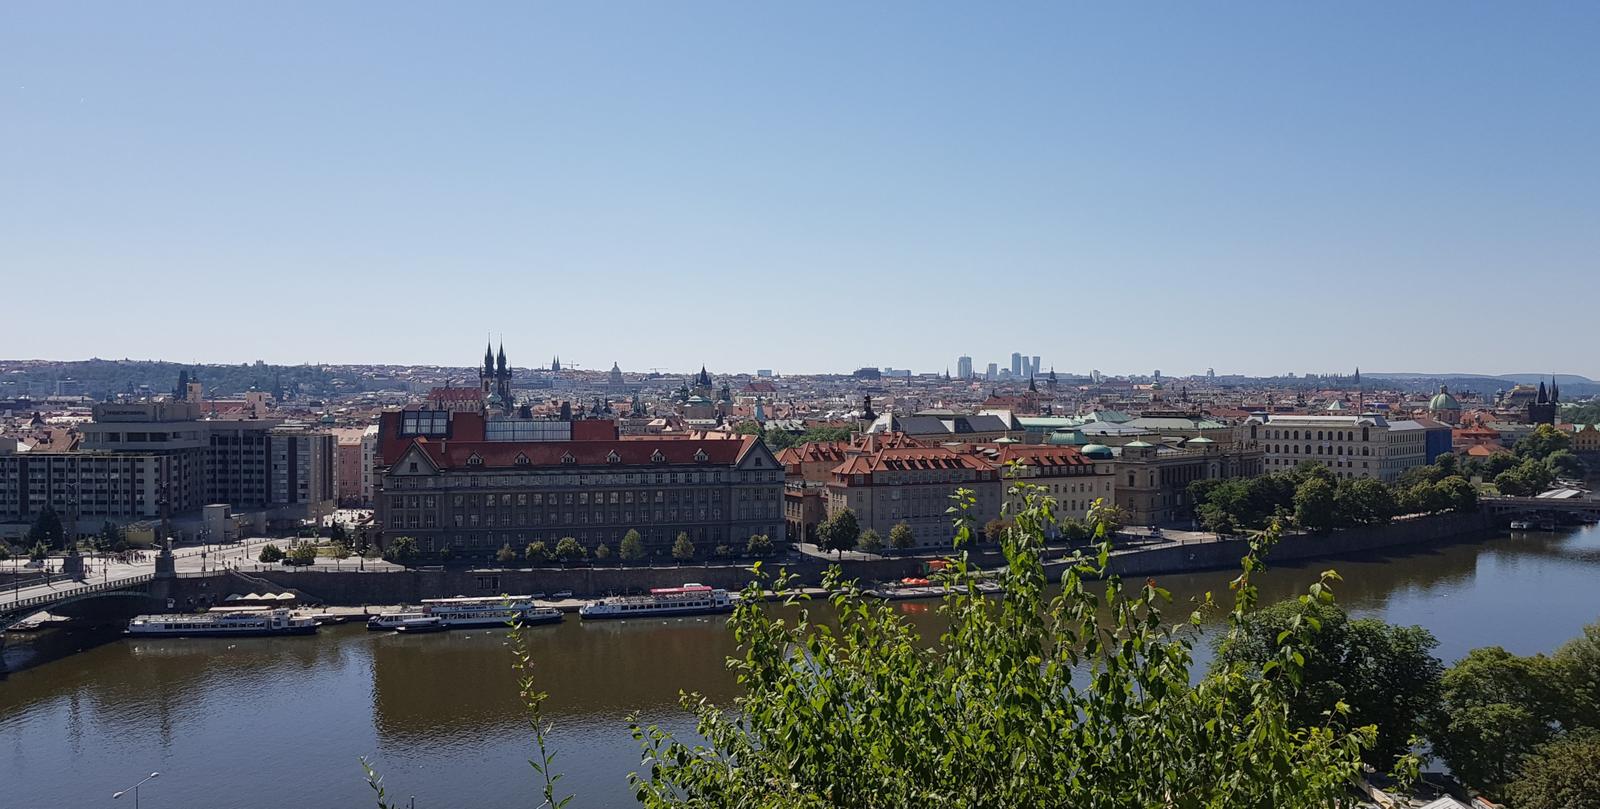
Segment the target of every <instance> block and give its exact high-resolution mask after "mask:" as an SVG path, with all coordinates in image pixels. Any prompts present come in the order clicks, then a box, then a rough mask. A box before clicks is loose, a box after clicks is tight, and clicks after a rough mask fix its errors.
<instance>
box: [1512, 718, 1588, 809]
mask: <svg viewBox="0 0 1600 809" xmlns="http://www.w3.org/2000/svg"><path fill="white" fill-rule="evenodd" d="M1507 792H1508V794H1509V796H1510V798H1511V805H1512V806H1515V807H1517V809H1600V729H1587V728H1586V729H1584V730H1581V731H1579V732H1577V733H1574V734H1572V735H1570V736H1567V737H1565V738H1562V739H1557V740H1556V741H1553V742H1551V743H1549V744H1547V745H1544V746H1543V747H1540V748H1539V749H1538V750H1536V751H1534V753H1533V754H1532V755H1531V756H1529V757H1528V758H1527V759H1525V760H1524V761H1523V762H1522V768H1521V770H1520V772H1519V774H1518V776H1517V779H1516V780H1515V781H1512V782H1511V785H1510V787H1509V788H1508V790H1507Z"/></svg>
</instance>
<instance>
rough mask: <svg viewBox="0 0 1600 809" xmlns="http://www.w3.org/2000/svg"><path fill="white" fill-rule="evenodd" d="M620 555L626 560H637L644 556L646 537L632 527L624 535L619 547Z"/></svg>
mask: <svg viewBox="0 0 1600 809" xmlns="http://www.w3.org/2000/svg"><path fill="white" fill-rule="evenodd" d="M617 555H618V556H620V557H622V560H623V561H624V562H637V561H639V560H640V559H643V558H644V555H645V550H644V537H642V536H640V535H639V532H638V531H635V530H634V529H632V528H630V529H628V533H626V534H623V535H622V545H621V547H619V548H618V554H617Z"/></svg>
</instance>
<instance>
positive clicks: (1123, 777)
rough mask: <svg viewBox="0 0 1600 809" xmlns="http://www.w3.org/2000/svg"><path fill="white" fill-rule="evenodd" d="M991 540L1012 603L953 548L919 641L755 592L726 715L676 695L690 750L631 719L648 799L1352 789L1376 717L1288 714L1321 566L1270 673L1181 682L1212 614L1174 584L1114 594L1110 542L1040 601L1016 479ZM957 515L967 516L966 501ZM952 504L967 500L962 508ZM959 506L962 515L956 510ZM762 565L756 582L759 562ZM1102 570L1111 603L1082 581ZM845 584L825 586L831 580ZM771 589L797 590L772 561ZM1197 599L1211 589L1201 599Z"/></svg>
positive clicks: (1126, 803)
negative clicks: (1013, 496) (1185, 605)
mask: <svg viewBox="0 0 1600 809" xmlns="http://www.w3.org/2000/svg"><path fill="white" fill-rule="evenodd" d="M1023 488H1024V491H1025V492H1026V494H1025V497H1026V501H1025V507H1024V508H1023V509H1022V510H1021V511H1020V513H1017V514H1015V515H1014V522H1013V524H1012V525H1011V526H1010V527H1009V528H1008V529H1007V530H1006V531H1005V532H1004V533H1003V535H1002V536H1001V543H1002V547H1003V550H1004V552H1005V555H1006V557H1007V560H1008V561H1009V567H1008V568H1007V569H1005V570H1003V571H1000V572H999V573H998V574H997V579H996V580H997V581H999V582H1000V583H1001V584H1002V585H1003V586H1004V590H1005V598H1004V599H1000V600H996V599H991V598H985V597H983V596H982V595H980V594H979V593H978V591H977V589H976V587H975V585H976V583H977V580H978V577H977V571H976V570H974V569H973V568H971V567H970V566H969V564H968V560H967V556H966V553H965V551H964V550H962V548H963V547H964V546H965V544H966V543H967V542H968V541H970V540H971V539H972V538H973V534H972V527H971V525H970V523H969V522H968V521H966V520H964V519H958V527H957V538H956V548H957V550H956V553H955V556H954V557H953V564H952V565H951V566H950V568H949V570H948V571H947V572H946V573H943V574H940V575H941V580H942V581H943V582H944V583H945V585H946V586H947V588H948V590H949V593H948V594H947V595H946V597H945V601H944V604H943V606H942V607H941V611H942V612H943V613H944V614H945V615H946V616H947V618H948V619H949V622H950V629H949V631H947V632H946V633H945V634H944V635H942V636H941V637H939V638H938V639H937V641H936V642H935V643H933V644H932V646H931V648H930V647H929V646H928V645H927V644H926V643H925V642H924V641H923V640H922V639H921V638H920V637H919V636H918V634H917V632H916V630H915V629H914V628H913V627H912V626H911V625H909V624H908V623H906V622H905V621H904V620H903V619H902V618H901V617H900V615H899V613H898V611H896V610H895V609H894V608H892V607H890V606H888V605H885V604H882V603H877V602H873V601H869V600H867V599H865V598H863V597H862V596H861V595H860V594H859V593H858V592H855V591H854V590H853V589H851V588H844V589H843V591H842V592H841V593H840V594H838V595H835V596H834V597H833V599H832V600H833V602H834V606H835V608H836V610H837V613H838V615H839V621H838V623H839V627H838V629H833V628H830V627H829V626H827V625H824V624H820V623H813V622H812V621H811V620H810V616H809V614H808V611H804V610H803V611H802V612H801V615H800V617H799V619H798V620H786V619H784V618H780V617H774V616H773V615H771V614H769V612H768V611H767V610H766V609H765V608H764V607H762V606H761V604H760V602H761V587H762V586H763V582H761V581H759V580H758V581H757V582H755V583H752V584H751V585H750V586H749V587H748V588H747V589H746V590H745V592H744V598H743V600H742V601H741V603H740V606H739V607H738V608H737V610H736V611H735V613H734V615H733V616H732V618H731V619H730V621H729V626H730V628H731V630H732V631H733V633H734V636H735V638H736V639H737V641H738V642H739V644H740V647H741V648H742V649H743V650H744V657H743V658H742V659H736V660H733V661H730V665H731V666H732V667H733V669H734V670H735V672H736V673H737V676H738V680H739V682H740V684H741V685H742V687H743V689H744V695H743V696H742V697H740V698H738V699H737V700H736V702H735V704H734V705H732V706H730V707H718V706H715V705H712V704H711V703H709V702H708V701H706V700H705V699H703V698H701V697H699V696H697V695H692V694H691V695H685V696H684V698H683V702H684V705H685V707H686V708H687V709H688V710H691V711H692V712H693V713H694V714H695V716H696V718H697V720H698V722H697V732H698V735H699V736H700V737H701V738H703V739H704V740H705V743H703V744H696V743H691V742H687V741H683V740H679V739H677V738H675V737H674V736H673V735H672V734H671V733H669V732H668V731H665V730H663V729H661V728H659V727H655V726H650V727H643V726H640V725H638V724H635V725H634V726H633V733H634V735H635V737H636V738H637V739H639V740H640V742H641V744H642V745H643V747H644V750H645V755H644V761H643V764H644V767H643V772H642V773H636V774H634V775H633V776H632V780H633V784H634V787H635V789H636V791H637V794H638V797H639V799H640V801H641V802H642V803H643V804H644V805H645V806H648V807H678V806H693V807H785V808H787V807H819V808H820V807H867V806H871V807H917V809H923V808H924V807H930V806H939V807H945V806H970V807H978V806H982V807H997V806H1027V807H1034V806H1072V807H1224V806H1226V807H1230V808H1233V807H1262V808H1263V809H1265V808H1266V807H1273V808H1274V809H1292V808H1293V807H1326V806H1333V805H1336V804H1339V803H1341V802H1342V801H1343V799H1344V797H1345V796H1346V795H1347V789H1348V786H1349V784H1350V780H1351V778H1352V777H1353V776H1354V775H1355V774H1356V773H1357V772H1358V771H1359V768H1360V762H1361V755H1362V752H1363V750H1365V749H1367V748H1369V747H1371V746H1372V744H1373V742H1374V738H1375V731H1374V730H1373V728H1371V727H1364V728H1356V729H1352V728H1350V727H1349V723H1348V722H1347V721H1346V719H1345V717H1344V716H1343V715H1342V713H1341V712H1340V711H1337V710H1336V711H1333V712H1330V714H1329V715H1328V716H1325V717H1322V718H1321V721H1319V722H1317V723H1315V724H1313V725H1302V724H1299V723H1297V722H1296V721H1295V720H1294V718H1293V714H1292V713H1291V709H1290V701H1289V695H1290V694H1291V693H1292V692H1293V691H1294V690H1295V689H1296V688H1297V687H1298V685H1299V683H1300V682H1301V680H1302V677H1303V676H1304V672H1305V666H1306V656H1307V655H1308V654H1310V653H1312V636H1313V634H1314V633H1315V631H1316V626H1317V623H1318V621H1317V619H1316V617H1315V615H1314V614H1313V612H1314V610H1315V608H1316V607H1317V606H1318V605H1322V604H1326V603H1329V602H1331V600H1332V594H1331V591H1330V589H1329V582H1330V581H1331V580H1332V579H1333V576H1332V574H1325V575H1324V577H1323V578H1322V580H1321V581H1319V582H1317V583H1316V584H1313V585H1312V586H1311V588H1310V591H1309V592H1308V593H1307V594H1306V595H1304V596H1302V597H1301V598H1300V599H1299V602H1298V603H1299V605H1300V607H1301V609H1302V613H1301V615H1300V616H1297V617H1296V619H1295V620H1292V621H1291V623H1290V626H1289V627H1288V629H1287V630H1286V631H1285V632H1284V633H1283V635H1282V636H1281V637H1278V638H1276V639H1275V642H1274V645H1273V649H1272V654H1271V659H1270V660H1268V661H1267V662H1266V663H1265V664H1264V665H1254V664H1247V663H1241V662H1228V663H1224V664H1221V665H1219V666H1218V668H1217V669H1216V670H1215V671H1213V672H1212V673H1211V674H1209V675H1208V676H1206V677H1205V678H1204V679H1201V680H1200V681H1199V682H1198V684H1192V683H1191V677H1190V672H1191V669H1192V666H1193V654H1192V652H1193V645H1194V642H1195V639H1196V635H1197V632H1198V627H1199V625H1200V622H1201V620H1202V615H1203V612H1204V610H1205V609H1207V608H1209V606H1210V605H1209V603H1208V604H1204V605H1200V606H1199V607H1198V608H1197V609H1196V610H1195V611H1194V612H1193V613H1192V614H1190V615H1189V616H1188V617H1187V620H1186V621H1181V622H1178V623H1176V624H1173V623H1172V622H1170V621H1169V620H1167V619H1166V618H1164V617H1163V615H1162V612H1161V610H1162V607H1163V605H1165V604H1166V603H1167V602H1168V601H1169V600H1170V598H1169V596H1168V594H1167V593H1166V591H1164V590H1162V589H1161V588H1159V587H1157V586H1156V585H1155V584H1154V582H1150V581H1147V582H1145V583H1144V584H1143V585H1142V586H1139V587H1135V588H1128V587H1124V585H1123V584H1122V582H1121V581H1120V580H1119V579H1118V578H1117V577H1116V576H1114V575H1110V574H1109V573H1108V570H1107V559H1108V553H1109V549H1110V545H1109V543H1108V542H1107V533H1106V531H1105V526H1104V525H1103V524H1101V525H1100V526H1099V528H1098V529H1097V533H1096V536H1097V539H1098V540H1099V541H1100V544H1099V549H1098V553H1097V554H1096V555H1094V556H1085V555H1083V554H1082V553H1078V554H1076V555H1075V556H1074V558H1073V563H1072V564H1071V565H1070V567H1069V568H1068V569H1067V571H1066V572H1065V574H1064V575H1063V578H1062V592H1061V594H1060V595H1059V596H1057V597H1055V598H1048V597H1047V595H1046V587H1047V581H1046V578H1045V574H1044V566H1043V564H1042V561H1041V556H1040V554H1041V551H1042V548H1043V538H1044V537H1045V536H1046V535H1047V532H1048V529H1049V526H1050V525H1052V524H1053V523H1054V516H1053V514H1052V512H1051V503H1050V501H1049V500H1047V499H1044V498H1041V497H1039V496H1038V495H1037V494H1036V493H1034V491H1033V490H1031V489H1030V488H1029V487H1023ZM963 497H964V500H963V503H962V506H963V507H964V508H970V506H971V504H972V501H971V497H970V495H967V494H964V495H963ZM960 513H964V511H961V512H960ZM958 516H959V515H958ZM1273 536H1275V531H1273V532H1268V533H1267V534H1265V535H1263V536H1261V537H1258V538H1257V539H1255V540H1253V541H1252V543H1251V550H1250V553H1249V555H1247V556H1246V557H1245V559H1244V560H1243V572H1242V573H1241V575H1240V576H1239V577H1238V578H1237V579H1236V580H1235V581H1234V583H1233V589H1234V591H1235V592H1234V607H1233V611H1232V629H1231V630H1230V633H1231V634H1237V633H1239V632H1241V631H1242V630H1241V628H1242V626H1243V623H1244V620H1245V618H1246V616H1247V615H1248V614H1249V613H1250V611H1251V609H1252V607H1253V606H1254V603H1255V600H1256V590H1255V587H1254V585H1253V584H1252V581H1251V579H1252V576H1254V575H1255V574H1256V573H1257V572H1258V571H1259V570H1261V568H1262V564H1261V559H1262V555H1263V554H1264V552H1265V550H1266V548H1267V546H1268V545H1270V543H1271V541H1272V537H1273ZM756 572H757V575H758V578H759V577H762V572H761V570H760V567H759V565H758V566H757V569H756ZM1101 579H1103V580H1104V582H1105V585H1104V592H1103V595H1102V594H1100V593H1097V592H1095V590H1094V589H1091V587H1090V586H1089V585H1090V583H1091V582H1092V581H1097V580H1101ZM831 583H832V584H835V585H837V584H838V582H836V581H835V582H831ZM770 584H771V585H772V587H773V588H774V589H775V590H776V591H778V592H779V593H780V595H782V596H783V597H784V598H785V599H786V600H787V601H788V602H790V603H803V602H804V601H805V598H804V596H802V595H800V594H798V593H796V592H794V591H792V590H791V589H790V586H791V584H792V582H791V580H790V579H789V578H787V577H786V576H784V575H782V574H780V575H778V576H777V577H776V579H774V580H772V581H770ZM1208 602H1209V599H1208Z"/></svg>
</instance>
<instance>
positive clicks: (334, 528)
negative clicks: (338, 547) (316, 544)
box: [328, 520, 350, 542]
mask: <svg viewBox="0 0 1600 809" xmlns="http://www.w3.org/2000/svg"><path fill="white" fill-rule="evenodd" d="M328 539H331V540H333V541H334V542H348V541H349V539H350V531H349V530H348V529H346V528H345V527H344V523H342V522H339V521H338V520H334V521H333V523H332V524H331V525H329V526H328Z"/></svg>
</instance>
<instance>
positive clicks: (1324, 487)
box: [1294, 477, 1337, 531]
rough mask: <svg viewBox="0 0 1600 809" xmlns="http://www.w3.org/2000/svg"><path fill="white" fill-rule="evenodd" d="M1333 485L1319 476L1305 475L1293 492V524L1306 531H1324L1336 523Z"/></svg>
mask: <svg viewBox="0 0 1600 809" xmlns="http://www.w3.org/2000/svg"><path fill="white" fill-rule="evenodd" d="M1334 491H1335V489H1334V486H1333V484H1331V483H1329V482H1328V481H1326V480H1324V479H1322V478H1320V477H1307V478H1306V480H1305V482H1303V483H1301V484H1300V487H1299V488H1297V489H1295V492H1294V521H1295V524H1296V525H1298V526H1300V527H1301V528H1304V529H1306V530H1308V531H1326V530H1328V529H1330V528H1333V527H1335V525H1336V524H1337V523H1336V521H1335V519H1334V517H1335V510H1334Z"/></svg>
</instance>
